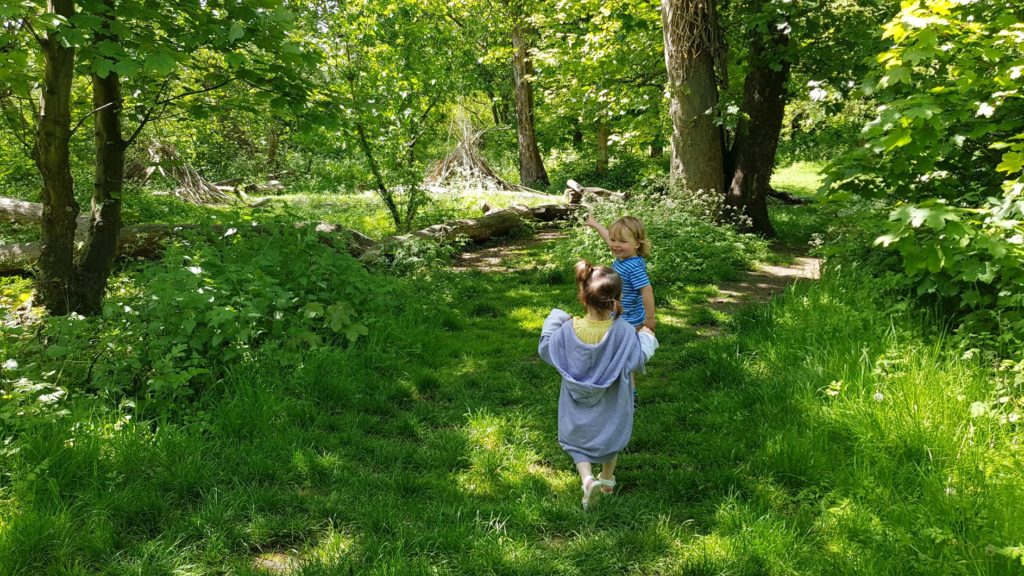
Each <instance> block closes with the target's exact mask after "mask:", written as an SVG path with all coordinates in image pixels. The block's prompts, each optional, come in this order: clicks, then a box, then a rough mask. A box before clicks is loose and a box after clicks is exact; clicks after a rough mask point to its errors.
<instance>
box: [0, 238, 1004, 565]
mask: <svg viewBox="0 0 1024 576" xmlns="http://www.w3.org/2000/svg"><path fill="white" fill-rule="evenodd" d="M567 252H569V250H567V249H565V247H562V248H555V249H553V248H552V247H551V246H544V245H541V246H536V247H533V248H532V249H530V250H528V251H526V252H524V253H523V254H522V255H521V256H520V260H519V262H518V267H517V271H515V272H510V273H501V274H482V273H477V272H461V273H453V272H447V271H439V272H433V273H429V274H428V273H424V274H421V275H420V276H418V277H416V278H410V279H407V280H404V281H402V282H399V283H398V284H397V285H395V286H393V287H392V288H391V290H392V292H391V293H389V294H382V295H381V297H386V298H388V299H390V300H391V301H392V302H393V306H392V307H391V310H390V314H389V315H386V316H385V315H382V316H380V317H377V318H374V319H373V320H372V321H371V322H370V324H369V328H370V331H369V334H368V335H367V336H366V337H365V338H362V339H360V340H359V341H357V343H356V344H355V345H352V346H349V347H344V346H339V347H330V348H325V349H321V350H319V351H316V352H306V353H302V354H300V355H291V356H281V357H275V358H269V357H257V358H255V359H254V360H252V361H249V362H245V363H239V364H238V365H237V366H235V367H233V368H232V369H231V370H230V371H229V372H228V374H227V376H226V377H225V378H224V379H223V381H222V382H220V383H219V384H218V385H217V386H216V387H215V388H213V389H209V390H207V391H206V392H205V393H204V395H203V396H202V397H201V398H199V399H198V401H197V402H198V404H197V409H196V410H195V411H194V412H189V413H188V414H187V415H186V416H185V417H183V418H177V419H164V420H159V419H158V420H154V421H146V422H136V421H133V420H131V419H129V418H127V416H128V415H130V414H131V410H130V408H128V407H125V408H123V410H109V409H100V408H99V407H98V406H97V405H95V404H93V403H90V402H86V401H82V402H78V403H71V404H69V405H70V406H72V408H73V413H71V414H69V415H67V416H65V417H64V418H63V419H60V420H58V421H56V422H55V423H46V422H40V423H39V424H37V425H35V426H33V427H31V428H30V429H27V430H25V431H23V433H22V434H21V436H20V439H19V440H17V441H15V442H13V443H8V444H4V445H3V446H2V448H0V450H2V454H3V460H2V462H3V464H2V465H0V574H4V575H12V576H20V575H36V574H69V575H70V574H74V575H86V574H90V575H91V574H104V575H122V574H138V575H145V576H150V575H161V574H167V575H171V574H174V575H213V574H224V573H228V574H240V575H267V574H274V573H275V571H274V570H273V569H272V568H271V566H279V567H289V566H290V567H292V568H293V569H291V570H290V573H293V574H303V575H307V576H310V575H327V574H347V573H366V574H420V573H432V574H590V573H595V572H604V573H609V572H610V573H634V574H739V575H748V574H749V575H755V574H820V573H829V574H893V575H897V574H899V575H903V574H934V575H947V574H1015V573H1020V570H1021V566H1022V565H1021V560H1020V551H1021V546H1022V544H1024V521H1022V520H1021V518H1024V504H1022V503H1024V499H1022V496H1024V493H1022V492H1024V474H1022V472H1021V470H1024V467H1022V464H1024V462H1022V455H1021V452H1020V448H1019V444H1018V442H1017V438H1018V435H1019V430H1018V429H1017V428H1016V427H1015V426H1016V425H1015V424H1013V423H1011V422H1008V421H1005V422H1004V421H1003V420H1000V418H999V417H998V416H999V415H998V414H995V415H992V416H989V415H975V416H973V417H972V404H973V403H974V402H975V401H979V400H985V399H986V398H988V397H989V395H990V393H991V391H992V389H993V383H992V382H991V380H990V377H991V375H990V372H988V371H986V370H985V369H984V367H982V366H978V365H976V364H975V363H973V362H971V361H967V360H963V359H960V358H958V357H954V356H952V355H951V354H950V353H949V352H948V351H946V350H945V348H944V347H943V344H942V341H941V339H937V338H935V337H934V335H933V331H932V330H931V329H930V328H928V324H927V323H923V322H921V321H918V320H916V319H913V318H910V317H908V316H906V314H905V313H903V312H899V311H897V310H895V309H894V308H893V307H892V306H889V305H887V304H886V302H884V301H882V300H881V299H880V298H879V297H878V296H876V295H875V294H874V293H873V291H872V288H871V285H870V282H869V281H868V280H867V279H865V278H859V277H857V276H856V275H855V274H854V273H852V272H847V273H845V274H844V273H840V272H835V273H832V274H828V275H826V277H825V278H824V279H823V280H822V281H821V282H819V283H817V284H814V285H810V284H804V285H802V286H801V287H799V288H797V289H794V290H792V291H790V292H789V293H787V294H786V295H785V296H784V297H783V298H782V299H780V300H778V301H776V302H775V303H773V304H771V305H768V306H763V307H757V308H752V309H749V310H747V311H746V312H745V313H743V314H741V315H740V316H739V317H736V318H724V317H721V316H720V315H716V314H713V313H710V312H709V311H708V310H707V309H706V308H705V307H704V303H705V301H706V298H707V297H708V296H710V295H712V294H714V291H715V288H714V285H699V286H697V285H689V286H685V285H678V286H675V287H673V288H671V289H669V288H665V289H663V290H659V291H658V292H657V295H658V298H659V320H660V323H659V332H658V334H659V338H660V339H661V343H662V348H661V349H660V351H659V353H658V355H657V356H656V357H655V359H654V361H652V363H651V366H650V368H649V371H648V372H647V374H645V375H642V376H640V378H639V388H640V405H641V407H640V411H639V413H638V416H637V422H636V427H635V431H634V437H633V441H632V443H631V445H630V447H629V448H628V451H627V453H626V454H624V455H623V457H622V459H621V465H620V468H619V470H618V471H617V476H618V479H619V482H620V485H621V492H620V493H619V494H618V495H616V496H615V497H613V498H608V499H605V500H603V501H602V502H601V503H600V504H599V506H598V507H597V509H596V510H594V511H593V512H591V513H583V512H582V510H581V509H580V506H579V496H580V489H579V486H578V481H577V478H576V475H575V472H574V470H573V467H572V463H571V461H570V459H569V458H568V457H567V456H566V455H565V454H564V453H563V452H562V451H561V450H560V449H559V447H558V445H557V443H556V441H555V434H556V430H555V427H556V422H555V412H556V401H557V394H558V388H557V386H558V380H557V377H556V375H555V373H554V371H553V370H552V369H551V368H550V367H548V366H546V365H544V364H543V363H542V362H540V361H539V359H538V358H537V356H536V344H537V337H538V333H539V329H540V326H541V322H542V320H543V318H544V316H545V314H546V313H547V311H548V310H549V309H550V308H551V307H554V306H557V307H562V308H565V309H569V310H574V311H577V310H578V307H577V304H576V303H575V302H574V298H573V293H574V290H573V287H572V279H571V275H570V274H569V266H570V265H571V263H570V262H558V261H553V260H552V255H553V254H564V253H567ZM336 280H337V281H343V279H336ZM708 324H718V325H722V326H723V327H725V328H727V329H728V331H727V332H726V334H725V335H724V336H721V337H717V338H711V339H706V338H697V337H695V335H694V334H695V326H698V325H701V326H705V325H708ZM876 393H880V394H881V401H877V400H876V399H875V398H876V396H875V395H876ZM8 435H9V431H8V430H5V429H0V438H2V437H7V436H8ZM1015 555H1016V556H1015Z"/></svg>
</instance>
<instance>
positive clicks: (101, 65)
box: [93, 58, 114, 78]
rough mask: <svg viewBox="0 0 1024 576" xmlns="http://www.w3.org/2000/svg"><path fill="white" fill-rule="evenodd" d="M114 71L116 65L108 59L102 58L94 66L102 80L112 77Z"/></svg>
mask: <svg viewBox="0 0 1024 576" xmlns="http://www.w3.org/2000/svg"><path fill="white" fill-rule="evenodd" d="M113 69H114V63H113V62H112V61H110V60H107V59H106V58H100V59H99V60H97V61H96V62H95V64H94V68H93V71H94V72H96V75H97V76H99V77H100V78H106V77H107V76H109V75H110V72H111V71H112V70H113Z"/></svg>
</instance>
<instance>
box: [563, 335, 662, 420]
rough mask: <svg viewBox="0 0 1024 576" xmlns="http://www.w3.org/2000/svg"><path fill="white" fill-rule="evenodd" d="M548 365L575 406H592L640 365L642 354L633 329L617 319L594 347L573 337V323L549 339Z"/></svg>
mask: <svg viewBox="0 0 1024 576" xmlns="http://www.w3.org/2000/svg"><path fill="white" fill-rule="evenodd" d="M549 352H550V354H551V363H552V365H553V366H554V367H555V369H557V370H558V372H559V374H561V375H562V379H563V381H564V383H565V385H566V387H567V388H568V390H569V394H570V395H571V396H572V399H573V400H575V401H576V402H580V403H582V404H584V405H588V406H592V405H594V404H596V403H597V402H598V401H600V399H601V396H602V395H603V394H604V393H605V391H606V390H607V389H608V388H609V387H610V386H611V385H612V384H614V383H615V382H616V381H617V380H619V379H622V378H627V379H628V378H629V375H630V372H631V371H632V369H633V368H635V367H636V366H638V365H642V357H643V356H642V354H643V353H642V352H641V349H640V340H639V338H638V337H637V334H636V328H634V327H633V325H632V324H630V323H629V322H626V321H625V320H623V319H622V318H618V319H616V320H615V322H613V323H612V326H611V327H610V328H609V329H608V333H607V334H605V337H604V338H603V339H602V340H601V341H600V342H598V343H597V344H584V343H583V342H581V341H580V340H579V338H577V337H576V332H575V330H574V329H573V325H572V322H571V321H570V322H565V323H564V324H562V326H561V327H559V328H558V330H556V331H555V333H554V334H552V335H551V341H550V343H549Z"/></svg>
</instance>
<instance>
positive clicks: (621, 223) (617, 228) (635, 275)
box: [586, 214, 657, 330]
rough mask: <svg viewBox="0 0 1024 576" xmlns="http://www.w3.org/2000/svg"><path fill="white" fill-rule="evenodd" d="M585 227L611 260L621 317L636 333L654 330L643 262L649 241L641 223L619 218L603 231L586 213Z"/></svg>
mask: <svg viewBox="0 0 1024 576" xmlns="http://www.w3.org/2000/svg"><path fill="white" fill-rule="evenodd" d="M586 225H587V226H590V227H591V228H593V229H594V230H597V233H598V234H600V235H601V238H603V239H604V241H605V243H606V244H608V248H609V249H610V250H611V251H612V255H613V256H614V257H615V260H614V261H613V262H612V268H613V269H614V270H615V271H616V272H618V273H619V276H621V277H622V317H623V318H625V319H626V321H627V322H629V323H630V324H632V325H633V326H634V327H635V328H636V329H637V330H639V329H640V327H641V326H646V327H648V328H650V329H651V330H654V326H655V324H657V321H656V320H655V319H654V289H653V288H652V287H651V279H650V278H649V277H648V276H647V259H646V258H647V257H648V256H650V255H651V240H650V239H649V238H648V237H647V231H646V230H645V229H644V224H643V222H641V221H640V219H639V218H636V217H635V216H623V217H622V218H619V219H618V220H616V221H615V222H612V225H611V226H609V227H608V228H605V227H604V226H602V225H601V223H600V222H598V221H597V220H596V219H595V218H594V217H593V216H592V215H590V214H588V215H587V220H586Z"/></svg>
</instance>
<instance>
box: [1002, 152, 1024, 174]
mask: <svg viewBox="0 0 1024 576" xmlns="http://www.w3.org/2000/svg"><path fill="white" fill-rule="evenodd" d="M996 171H997V172H1005V173H1007V174H1015V173H1017V172H1021V171H1024V152H1007V153H1006V154H1003V158H1002V162H1000V163H999V164H998V165H997V166H996Z"/></svg>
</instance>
